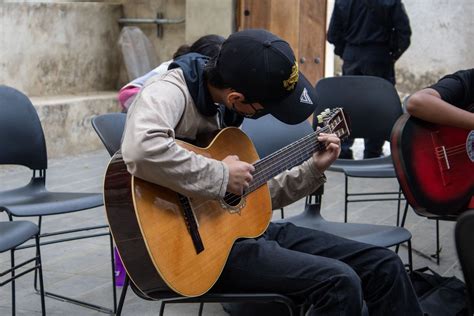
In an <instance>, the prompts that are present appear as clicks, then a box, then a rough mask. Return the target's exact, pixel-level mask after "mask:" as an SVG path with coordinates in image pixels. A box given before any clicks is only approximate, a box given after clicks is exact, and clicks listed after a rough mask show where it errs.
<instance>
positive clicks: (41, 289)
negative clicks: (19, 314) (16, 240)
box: [0, 234, 46, 316]
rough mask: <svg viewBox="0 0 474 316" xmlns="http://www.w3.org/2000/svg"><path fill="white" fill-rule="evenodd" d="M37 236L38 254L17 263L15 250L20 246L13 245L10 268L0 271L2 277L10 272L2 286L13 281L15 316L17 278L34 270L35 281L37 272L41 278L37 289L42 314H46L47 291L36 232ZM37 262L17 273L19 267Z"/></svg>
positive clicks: (36, 238)
mask: <svg viewBox="0 0 474 316" xmlns="http://www.w3.org/2000/svg"><path fill="white" fill-rule="evenodd" d="M34 238H35V243H34V245H32V246H33V247H35V248H36V255H35V256H34V257H33V258H30V259H28V260H25V261H23V262H21V263H18V264H16V263H15V251H16V250H18V249H19V247H18V246H17V247H13V248H11V249H10V265H11V266H10V269H8V270H5V271H0V278H1V277H3V276H5V275H7V274H10V278H9V279H7V280H4V281H2V282H0V287H3V286H4V285H6V284H8V283H11V286H12V294H11V295H12V315H13V316H14V315H15V314H16V287H15V280H16V279H18V278H19V277H21V276H23V275H25V274H27V273H30V272H32V271H34V272H35V282H36V279H37V278H36V274H38V280H39V290H37V292H38V294H39V295H40V300H41V314H42V315H43V316H45V315H46V306H45V300H44V298H45V292H44V284H43V269H42V263H41V250H40V242H39V234H36V235H35V236H34ZM32 262H35V264H34V266H33V267H31V268H28V269H26V270H24V271H22V272H21V273H19V274H16V273H15V272H16V270H17V269H19V268H22V267H24V266H26V265H28V264H29V263H32Z"/></svg>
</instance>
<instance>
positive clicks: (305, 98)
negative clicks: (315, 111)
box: [300, 88, 313, 104]
mask: <svg viewBox="0 0 474 316" xmlns="http://www.w3.org/2000/svg"><path fill="white" fill-rule="evenodd" d="M300 102H301V103H306V104H313V101H312V100H311V98H310V97H309V94H308V90H306V88H304V89H303V92H302V93H301V96H300Z"/></svg>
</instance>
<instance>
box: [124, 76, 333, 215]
mask: <svg viewBox="0 0 474 316" xmlns="http://www.w3.org/2000/svg"><path fill="white" fill-rule="evenodd" d="M219 128H220V126H219V119H218V117H217V115H216V116H214V117H207V116H203V115H201V114H200V113H199V112H198V110H197V108H196V106H195V105H194V102H193V99H192V98H191V95H190V93H189V91H188V89H187V86H186V82H185V79H184V75H183V72H182V70H181V69H179V68H176V69H173V70H170V71H168V72H167V73H165V74H163V75H162V76H156V77H153V78H152V79H150V80H148V81H147V83H146V84H145V86H144V88H143V89H142V90H141V92H140V94H139V95H138V96H137V98H136V99H135V101H134V103H133V105H132V106H131V108H130V109H129V111H128V116H127V123H126V128H125V132H124V139H123V143H122V155H123V159H124V161H125V163H126V165H127V169H128V171H129V172H130V173H131V174H133V175H134V176H136V177H139V178H142V179H144V180H147V181H149V182H153V183H156V184H159V185H161V186H164V187H168V188H170V189H172V190H173V191H176V192H179V193H181V194H183V195H185V196H188V197H196V196H201V197H206V198H209V199H217V198H221V197H223V196H224V194H225V192H226V188H227V182H228V179H229V170H228V168H227V166H226V165H225V164H224V163H223V162H221V161H218V160H214V159H210V158H206V157H204V156H201V155H198V154H195V153H193V152H191V151H188V150H186V149H184V148H182V147H180V146H179V145H177V144H176V143H175V139H176V138H178V139H191V140H193V139H196V137H197V135H199V134H203V133H212V132H214V131H216V130H217V129H219ZM324 182H325V177H324V175H323V174H322V173H320V172H319V171H318V170H317V169H316V168H315V166H314V163H313V162H312V158H311V159H309V160H308V161H306V162H304V163H303V164H302V165H300V166H298V167H295V168H293V169H291V170H288V171H286V172H283V173H282V174H280V175H278V176H276V177H275V178H273V179H271V180H270V181H269V182H268V186H269V189H270V194H271V197H272V206H273V209H277V208H281V207H283V206H286V205H288V204H290V203H293V202H295V201H297V200H299V199H300V198H303V197H305V196H306V195H308V194H310V193H312V192H314V191H315V190H316V189H317V188H318V187H319V186H320V185H321V184H322V183H324Z"/></svg>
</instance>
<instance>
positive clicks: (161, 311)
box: [160, 301, 166, 316]
mask: <svg viewBox="0 0 474 316" xmlns="http://www.w3.org/2000/svg"><path fill="white" fill-rule="evenodd" d="M165 304H166V301H161V307H160V316H163V314H164V312H165Z"/></svg>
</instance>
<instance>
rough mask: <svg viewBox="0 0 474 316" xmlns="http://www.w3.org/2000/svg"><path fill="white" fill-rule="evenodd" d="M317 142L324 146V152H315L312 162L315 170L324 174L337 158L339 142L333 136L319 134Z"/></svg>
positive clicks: (339, 147) (337, 138)
mask: <svg viewBox="0 0 474 316" xmlns="http://www.w3.org/2000/svg"><path fill="white" fill-rule="evenodd" d="M318 141H319V142H321V143H323V144H324V145H325V146H326V150H323V151H319V152H316V153H315V154H314V155H313V160H314V164H315V167H316V169H318V170H319V171H320V172H324V171H326V169H327V168H329V166H330V165H331V164H332V163H333V162H334V161H335V160H336V159H337V157H339V153H340V152H341V140H340V139H339V137H337V136H336V135H335V134H325V133H320V134H319V135H318Z"/></svg>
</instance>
